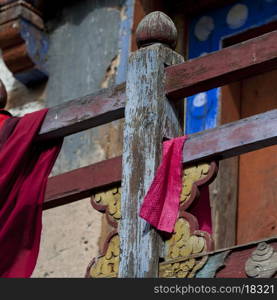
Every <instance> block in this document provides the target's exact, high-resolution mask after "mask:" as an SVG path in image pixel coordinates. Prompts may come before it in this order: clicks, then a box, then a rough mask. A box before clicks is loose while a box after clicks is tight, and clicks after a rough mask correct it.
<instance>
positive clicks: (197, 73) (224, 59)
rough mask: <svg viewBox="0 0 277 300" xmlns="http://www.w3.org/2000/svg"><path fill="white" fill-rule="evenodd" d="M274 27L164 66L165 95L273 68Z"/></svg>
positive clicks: (189, 92) (179, 96)
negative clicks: (221, 47) (214, 49)
mask: <svg viewBox="0 0 277 300" xmlns="http://www.w3.org/2000/svg"><path fill="white" fill-rule="evenodd" d="M276 41H277V30H275V31H272V32H270V33H267V34H264V35H262V36H259V37H256V38H254V39H251V40H248V41H245V42H243V43H240V44H237V45H234V46H231V47H228V48H224V49H222V50H220V51H217V52H214V53H211V54H208V55H205V56H202V57H199V58H195V59H192V60H189V61H187V62H185V63H182V64H179V65H176V66H171V67H168V68H167V69H166V94H167V96H168V97H169V98H170V99H175V100H178V99H179V100H180V99H182V98H184V97H187V96H190V95H193V94H196V93H199V92H203V91H206V90H209V89H212V88H215V87H219V86H222V85H225V84H228V83H231V82H234V81H238V80H241V79H244V78H246V77H250V76H253V75H256V74H259V73H263V72H267V71H271V70H273V69H275V68H276V67H277V42H276Z"/></svg>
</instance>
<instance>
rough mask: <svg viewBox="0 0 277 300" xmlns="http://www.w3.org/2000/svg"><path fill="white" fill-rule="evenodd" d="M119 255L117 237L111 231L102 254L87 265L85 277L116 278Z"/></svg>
mask: <svg viewBox="0 0 277 300" xmlns="http://www.w3.org/2000/svg"><path fill="white" fill-rule="evenodd" d="M119 253H120V250H119V236H118V233H117V232H116V231H113V232H112V233H111V234H110V235H109V236H108V237H107V240H106V242H105V245H104V249H103V251H102V254H101V255H100V256H98V257H96V258H93V260H92V261H91V263H90V264H89V266H88V268H87V273H86V277H89V278H103V277H105V278H112V277H117V276H118V267H119Z"/></svg>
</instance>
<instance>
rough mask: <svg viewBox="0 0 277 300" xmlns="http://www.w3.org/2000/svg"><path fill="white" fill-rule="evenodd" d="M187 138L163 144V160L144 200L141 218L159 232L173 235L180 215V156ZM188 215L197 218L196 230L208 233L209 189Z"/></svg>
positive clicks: (205, 190) (194, 204) (209, 226)
mask: <svg viewBox="0 0 277 300" xmlns="http://www.w3.org/2000/svg"><path fill="white" fill-rule="evenodd" d="M186 139H187V136H183V137H179V138H175V139H171V140H169V141H166V142H164V143H163V157H162V161H161V164H160V166H159V167H158V169H157V172H156V175H155V178H154V179H153V181H152V184H151V186H150V188H149V190H148V192H147V194H146V196H145V197H144V200H143V203H142V206H141V210H140V217H141V218H143V219H145V220H146V221H147V222H148V223H150V224H151V225H152V226H154V227H155V228H157V229H158V230H161V231H165V232H169V233H171V232H173V230H174V226H175V223H176V220H177V217H178V213H179V205H180V193H181V190H182V157H183V155H182V153H183V146H184V143H185V141H186ZM189 212H190V213H192V214H193V215H194V216H196V217H197V218H198V222H199V229H200V230H205V231H207V232H210V233H211V231H212V230H211V208H210V203H209V190H208V188H204V189H202V191H201V196H200V199H199V200H198V201H196V202H195V203H193V205H192V207H190V208H189Z"/></svg>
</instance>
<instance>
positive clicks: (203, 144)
mask: <svg viewBox="0 0 277 300" xmlns="http://www.w3.org/2000/svg"><path fill="white" fill-rule="evenodd" d="M276 128H277V109H274V110H271V111H268V112H265V113H262V114H258V115H254V116H252V117H249V118H245V119H241V120H239V121H236V122H232V123H229V124H225V125H222V126H220V127H216V128H213V129H209V130H206V131H203V132H200V133H196V134H193V135H191V136H189V138H188V140H187V141H186V143H185V146H184V151H183V162H184V163H186V164H189V163H193V162H195V161H197V160H210V159H211V158H212V159H219V160H221V159H224V158H229V157H233V156H237V155H240V154H243V153H247V152H250V151H254V150H257V149H261V148H264V147H267V146H271V145H275V144H277V132H276Z"/></svg>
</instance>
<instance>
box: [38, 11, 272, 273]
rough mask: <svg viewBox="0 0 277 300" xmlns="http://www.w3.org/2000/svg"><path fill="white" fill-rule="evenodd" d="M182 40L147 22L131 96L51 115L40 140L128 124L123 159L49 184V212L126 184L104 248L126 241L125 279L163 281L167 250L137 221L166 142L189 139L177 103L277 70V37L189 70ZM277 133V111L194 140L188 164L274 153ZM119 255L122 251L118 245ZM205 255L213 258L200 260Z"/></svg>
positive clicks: (96, 99) (194, 63) (121, 94)
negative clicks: (180, 49) (179, 49)
mask: <svg viewBox="0 0 277 300" xmlns="http://www.w3.org/2000/svg"><path fill="white" fill-rule="evenodd" d="M153 24H154V25H153ZM175 39H176V29H175V27H174V24H173V23H172V22H171V21H169V20H168V18H167V17H165V16H164V15H163V14H161V13H157V12H156V13H152V14H150V15H148V16H147V17H146V18H144V19H143V20H142V22H141V23H140V25H139V27H138V30H137V41H138V44H139V45H140V47H141V49H139V50H138V51H136V52H135V53H133V54H132V55H131V58H130V61H129V70H128V75H127V81H126V88H125V85H121V86H117V87H115V88H112V89H107V90H101V91H99V92H97V93H93V94H91V95H88V96H86V97H82V98H79V99H75V100H72V101H70V102H67V103H64V104H61V105H58V106H55V107H53V108H50V109H49V112H48V114H47V116H46V118H45V121H44V123H43V126H42V128H41V130H40V133H39V136H38V142H40V141H42V140H46V139H51V138H57V137H65V136H68V135H70V134H74V133H76V132H79V131H82V130H86V129H89V128H92V127H95V126H99V125H102V124H105V123H108V122H111V121H114V120H117V119H120V118H123V117H125V129H124V147H123V154H122V157H116V158H113V159H109V160H106V161H102V162H99V163H97V164H93V165H90V166H87V167H84V168H80V169H77V170H73V171H71V172H67V173H64V174H61V175H58V176H55V177H52V178H49V181H48V187H47V192H46V197H45V203H44V209H49V208H52V207H56V206H60V205H64V204H67V203H70V202H73V201H77V200H80V199H83V198H84V197H88V196H90V195H91V194H95V193H97V192H98V191H103V190H105V189H107V188H110V187H114V186H117V187H118V186H119V185H120V182H121V181H122V183H121V185H122V187H121V188H122V197H121V214H122V218H121V220H120V227H119V231H114V232H113V233H112V234H111V235H110V236H109V237H108V239H107V243H106V246H105V251H107V249H108V247H109V246H108V245H109V243H110V241H111V240H112V238H113V237H114V236H115V235H116V234H119V236H120V243H121V246H120V249H121V252H120V265H119V271H118V272H116V271H114V270H115V267H114V268H113V272H114V273H113V274H116V276H119V277H156V276H158V269H159V268H158V266H159V258H160V257H161V252H160V249H161V245H162V242H161V239H160V237H159V233H157V231H155V230H153V229H151V228H150V227H149V226H147V224H146V223H145V221H144V220H142V219H140V218H139V217H138V210H139V207H140V205H141V202H142V200H143V195H144V194H145V192H146V190H147V188H148V187H149V184H150V182H151V180H152V179H153V177H154V174H155V170H156V168H157V166H158V164H159V161H160V157H161V147H162V141H163V139H164V138H165V137H172V138H174V137H176V136H179V135H181V134H182V128H181V125H180V120H179V112H178V111H176V107H177V106H176V103H177V102H178V101H179V102H180V101H182V98H183V97H186V96H189V95H192V94H195V93H198V92H201V91H205V90H208V89H210V88H215V87H218V86H221V85H224V84H228V83H230V82H233V81H237V80H241V79H243V78H246V77H249V76H252V75H256V74H258V73H261V72H266V71H269V70H273V69H275V68H277V32H276V31H273V32H270V33H267V34H265V35H263V36H260V37H257V38H254V39H251V40H248V41H246V42H243V43H241V44H238V45H235V46H231V47H228V48H225V49H222V50H220V51H217V52H215V53H212V54H209V55H206V56H204V57H199V58H196V59H193V60H189V61H187V62H183V58H182V57H181V56H180V55H178V54H177V53H176V52H174V51H173V50H171V49H170V47H173V46H174V44H175ZM165 66H167V67H165ZM276 128H277V110H276V109H275V110H272V111H269V112H266V113H263V114H260V115H256V116H252V117H249V118H246V119H242V120H240V121H237V122H234V123H230V124H226V125H223V126H220V127H217V128H214V129H211V130H207V131H204V132H201V133H198V134H193V135H190V136H189V138H188V140H187V142H186V147H185V150H186V151H184V155H183V162H184V164H185V165H193V164H200V163H201V162H212V161H218V160H221V159H225V158H228V157H232V156H236V155H240V154H243V153H246V152H249V151H253V150H257V149H260V148H263V147H266V146H270V145H275V144H276V143H277V133H276ZM102 207H105V206H102ZM103 210H105V209H104V208H102V211H103ZM116 227H117V226H114V228H116ZM114 243H115V242H114ZM114 247H115V246H114ZM206 250H207V249H206ZM105 251H104V252H105ZM113 251H119V245H118V249H117V248H116V249H114V250H113ZM113 253H115V252H113ZM103 254H105V253H103ZM204 255H206V256H207V251H204V252H203V253H202V254H201V253H200V254H199V255H198V256H203V257H204ZM213 255H214V254H211V256H213ZM188 257H190V256H188ZM188 257H184V258H181V259H179V261H186V260H187V259H188ZM222 257H223V256H222ZM224 257H226V256H224ZM204 260H205V259H204ZM96 263H97V262H95V261H94V262H93V263H92V265H90V267H89V268H92V267H93V265H95V264H96ZM103 263H104V262H103ZM171 263H172V260H171V261H170V260H169V262H164V263H163V264H165V265H167V264H171ZM114 264H115V263H114ZM117 264H118V262H117ZM117 268H118V265H117ZM102 275H103V274H102ZM102 275H101V276H102ZM101 276H100V277H101Z"/></svg>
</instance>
